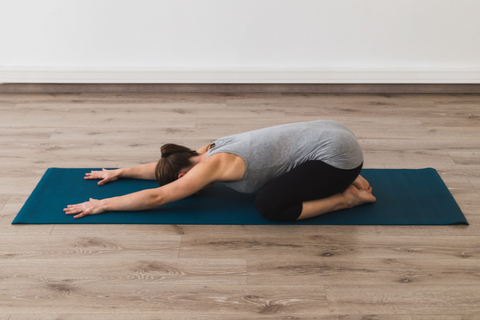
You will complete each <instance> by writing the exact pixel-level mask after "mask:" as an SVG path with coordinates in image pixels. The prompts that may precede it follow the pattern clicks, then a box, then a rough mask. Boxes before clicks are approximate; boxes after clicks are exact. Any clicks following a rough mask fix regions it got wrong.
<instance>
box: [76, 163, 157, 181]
mask: <svg viewBox="0 0 480 320" xmlns="http://www.w3.org/2000/svg"><path fill="white" fill-rule="evenodd" d="M156 165H157V163H156V162H153V163H148V164H143V165H140V166H136V167H130V168H121V169H115V170H107V169H102V171H91V172H89V173H86V174H85V179H100V181H99V182H98V185H100V186H102V185H104V184H106V183H109V182H113V181H116V180H118V179H120V178H131V179H143V180H156V178H155V167H156Z"/></svg>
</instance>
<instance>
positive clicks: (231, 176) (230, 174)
mask: <svg viewBox="0 0 480 320" xmlns="http://www.w3.org/2000/svg"><path fill="white" fill-rule="evenodd" d="M205 163H206V164H207V167H208V168H210V169H211V170H214V171H216V172H218V174H219V179H220V181H235V180H240V179H241V178H242V177H243V174H244V172H245V168H246V165H245V161H244V160H243V158H242V157H240V156H237V155H235V154H232V153H228V152H218V153H215V154H212V155H210V156H209V157H208V158H206V159H205Z"/></svg>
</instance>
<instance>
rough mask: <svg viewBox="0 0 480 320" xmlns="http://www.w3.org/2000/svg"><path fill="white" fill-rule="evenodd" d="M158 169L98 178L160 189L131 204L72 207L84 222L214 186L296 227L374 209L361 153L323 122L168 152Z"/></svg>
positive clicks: (138, 195)
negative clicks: (244, 196) (248, 197)
mask: <svg viewBox="0 0 480 320" xmlns="http://www.w3.org/2000/svg"><path fill="white" fill-rule="evenodd" d="M161 152H162V157H161V158H160V160H159V161H158V163H150V164H145V165H141V166H137V167H131V168H124V169H118V170H105V169H103V170H102V171H92V172H91V173H87V174H86V176H85V179H101V181H99V182H98V184H99V185H103V184H105V183H108V182H113V181H115V180H117V179H119V178H133V179H147V180H157V181H158V183H159V185H160V187H159V188H156V189H148V190H143V191H139V192H135V193H131V194H128V195H125V196H120V197H114V198H108V199H103V200H95V199H90V201H88V202H84V203H80V204H76V205H69V206H68V207H67V208H65V209H64V211H65V213H66V214H74V215H75V216H74V218H81V217H84V216H86V215H90V214H99V213H102V212H105V211H134V210H146V209H151V208H157V207H160V206H162V205H164V204H167V203H170V202H173V201H177V200H180V199H183V198H185V197H188V196H190V195H192V194H195V193H198V192H199V191H200V190H202V189H203V188H207V187H209V186H211V185H212V184H213V182H222V183H225V184H226V185H227V186H229V187H231V188H233V189H235V190H237V191H239V192H246V193H251V192H257V191H260V192H259V193H258V196H257V198H256V200H255V207H256V208H257V210H258V211H259V213H260V214H261V215H262V216H264V217H265V218H267V219H270V220H274V221H295V220H300V219H305V218H311V217H315V216H318V215H320V214H324V213H327V212H332V211H336V210H340V209H346V208H351V207H355V206H358V205H361V204H363V203H368V202H375V200H376V199H375V197H374V196H373V195H372V188H371V187H370V185H369V183H368V182H367V181H366V180H365V179H364V178H362V177H361V176H360V175H359V174H360V171H361V169H362V165H363V153H362V150H361V148H360V145H359V144H358V141H357V139H356V138H355V135H354V134H353V133H352V132H351V131H350V130H349V129H348V128H347V127H346V126H345V125H343V124H341V123H339V122H335V121H327V120H318V121H310V122H300V123H291V124H284V125H279V126H275V127H269V128H264V129H260V130H254V131H249V132H245V133H241V134H236V135H232V136H228V137H224V138H220V139H218V140H216V141H214V142H213V143H212V144H210V145H206V146H204V147H203V148H201V149H199V150H197V151H193V150H190V149H188V148H186V147H182V146H177V145H174V144H166V145H164V146H162V148H161Z"/></svg>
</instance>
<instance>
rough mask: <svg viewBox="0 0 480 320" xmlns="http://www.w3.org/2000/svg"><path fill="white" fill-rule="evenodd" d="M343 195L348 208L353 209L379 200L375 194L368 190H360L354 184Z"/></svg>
mask: <svg viewBox="0 0 480 320" xmlns="http://www.w3.org/2000/svg"><path fill="white" fill-rule="evenodd" d="M365 181H366V180H365ZM370 189H371V188H370ZM342 195H343V197H344V198H345V201H346V203H347V207H349V208H353V207H356V206H359V205H361V204H364V203H370V202H375V201H376V200H377V199H376V198H375V197H374V196H373V194H371V193H370V192H368V191H367V190H363V189H358V188H357V187H356V186H354V185H353V184H351V185H350V186H348V188H347V189H346V190H345V191H343V192H342Z"/></svg>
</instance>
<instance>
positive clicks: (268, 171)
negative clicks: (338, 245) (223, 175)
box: [207, 120, 363, 193]
mask: <svg viewBox="0 0 480 320" xmlns="http://www.w3.org/2000/svg"><path fill="white" fill-rule="evenodd" d="M214 145H215V146H214V147H212V148H211V149H210V150H209V151H208V154H207V157H208V156H210V155H213V154H216V153H220V152H224V153H232V154H235V155H238V156H240V157H241V158H242V159H243V160H244V162H245V165H246V170H245V174H244V176H243V178H242V179H241V180H239V181H235V182H230V183H226V185H228V186H229V187H231V188H233V189H235V190H237V191H240V192H248V193H250V192H255V191H258V190H259V189H260V188H262V187H263V186H264V185H265V184H266V183H267V182H268V181H270V180H271V179H273V178H275V177H277V176H280V175H281V174H283V173H285V172H288V171H290V170H291V169H293V168H295V167H296V166H298V165H300V164H302V163H304V162H306V161H309V160H321V161H323V162H325V163H327V164H329V165H331V166H333V167H335V168H339V169H346V170H348V169H353V168H355V167H357V166H359V165H360V164H361V163H362V162H363V154H362V150H361V148H360V145H359V144H358V141H357V139H356V138H355V135H354V134H353V133H352V132H351V131H350V130H349V129H348V128H347V127H346V126H345V125H343V124H341V123H339V122H336V121H328V120H318V121H310V122H301V123H292V124H284V125H280V126H274V127H269V128H264V129H260V130H254V131H249V132H245V133H241V134H236V135H231V136H227V137H224V138H220V139H218V140H216V141H215V142H214Z"/></svg>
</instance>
